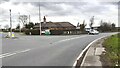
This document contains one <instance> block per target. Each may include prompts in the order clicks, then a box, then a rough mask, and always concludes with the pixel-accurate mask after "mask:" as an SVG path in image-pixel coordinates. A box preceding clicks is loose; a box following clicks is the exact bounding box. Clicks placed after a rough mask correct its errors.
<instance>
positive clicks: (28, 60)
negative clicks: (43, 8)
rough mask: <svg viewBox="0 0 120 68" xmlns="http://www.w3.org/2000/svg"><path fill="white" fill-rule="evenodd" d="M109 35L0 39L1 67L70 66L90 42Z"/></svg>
mask: <svg viewBox="0 0 120 68" xmlns="http://www.w3.org/2000/svg"><path fill="white" fill-rule="evenodd" d="M111 34H113V33H100V34H99V35H87V34H86V35H66V36H20V35H17V37H18V38H16V39H10V38H9V39H7V38H2V54H1V55H0V59H2V65H3V66H72V65H73V64H74V62H75V60H76V59H77V57H78V56H79V54H80V53H81V52H82V50H83V49H84V48H85V47H86V46H87V45H88V44H89V43H90V42H92V41H94V40H95V39H98V38H100V37H103V36H108V35H111ZM3 36H4V34H3Z"/></svg>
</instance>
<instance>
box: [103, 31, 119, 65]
mask: <svg viewBox="0 0 120 68" xmlns="http://www.w3.org/2000/svg"><path fill="white" fill-rule="evenodd" d="M119 45H120V33H118V34H116V35H112V36H110V37H109V38H107V39H105V41H104V42H103V46H104V47H105V50H106V53H105V55H104V57H105V58H106V59H105V60H106V61H107V62H108V63H109V64H108V65H110V66H120V63H119V62H120V46H119Z"/></svg>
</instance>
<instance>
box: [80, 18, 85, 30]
mask: <svg viewBox="0 0 120 68" xmlns="http://www.w3.org/2000/svg"><path fill="white" fill-rule="evenodd" d="M85 26H86V24H85V20H83V24H80V31H85Z"/></svg>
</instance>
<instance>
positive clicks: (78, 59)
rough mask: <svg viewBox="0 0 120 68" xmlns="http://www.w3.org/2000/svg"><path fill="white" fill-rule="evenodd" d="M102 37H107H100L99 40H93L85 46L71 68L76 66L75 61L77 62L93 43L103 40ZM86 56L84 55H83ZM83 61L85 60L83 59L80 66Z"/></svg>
mask: <svg viewBox="0 0 120 68" xmlns="http://www.w3.org/2000/svg"><path fill="white" fill-rule="evenodd" d="M104 37H107V36H102V37H100V38H98V39H95V40H94V41H92V42H91V43H90V44H89V45H87V46H86V47H85V49H84V50H83V51H82V52H81V53H80V55H79V56H78V57H77V59H76V61H75V62H74V64H73V68H74V67H75V66H76V64H77V60H79V58H80V57H81V56H82V55H83V53H84V52H85V51H86V50H87V49H88V48H89V47H90V46H91V45H92V44H93V43H95V42H96V41H98V40H100V39H102V38H104ZM85 56H86V55H85ZM84 60H85V58H83V61H82V63H81V66H82V65H83V63H84Z"/></svg>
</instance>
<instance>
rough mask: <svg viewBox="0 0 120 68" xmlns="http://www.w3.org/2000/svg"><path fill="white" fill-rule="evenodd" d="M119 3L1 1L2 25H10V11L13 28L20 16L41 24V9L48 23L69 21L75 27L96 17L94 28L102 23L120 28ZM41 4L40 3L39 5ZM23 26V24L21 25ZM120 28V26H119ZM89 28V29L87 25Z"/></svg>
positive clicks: (97, 0)
mask: <svg viewBox="0 0 120 68" xmlns="http://www.w3.org/2000/svg"><path fill="white" fill-rule="evenodd" d="M118 1H119V0H107V1H104V0H74V2H73V0H49V1H48V0H40V1H39V0H34V1H33V0H25V1H24V0H20V1H17V0H1V2H0V25H2V27H4V26H5V25H7V24H8V25H9V14H10V13H9V9H11V10H12V11H11V12H12V23H13V27H15V26H16V25H17V24H18V16H19V14H18V13H19V12H20V15H30V16H31V21H32V22H34V23H36V22H39V16H38V14H39V13H38V12H39V11H38V9H39V8H38V7H39V4H40V8H41V11H40V12H41V19H43V16H46V18H47V21H52V22H62V21H67V22H70V23H72V24H74V25H77V23H78V22H79V23H82V22H83V20H85V21H86V22H85V23H86V24H89V23H90V21H89V20H90V18H91V17H92V16H95V23H94V26H99V25H100V21H101V20H103V21H105V22H111V23H115V24H116V26H118ZM39 2H40V3H39ZM42 21H43V20H42ZM21 25H22V24H21ZM119 26H120V24H119ZM87 27H89V26H88V25H87Z"/></svg>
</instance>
